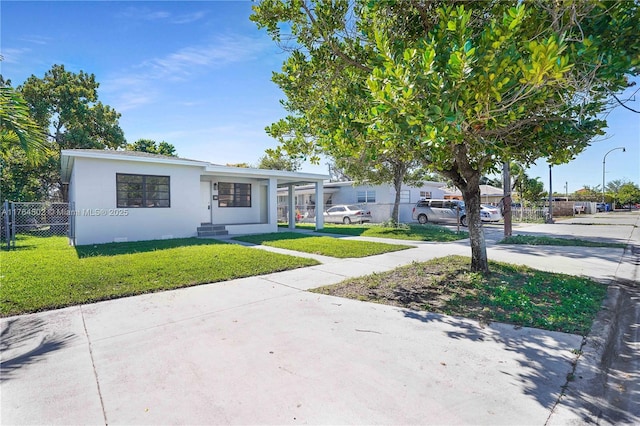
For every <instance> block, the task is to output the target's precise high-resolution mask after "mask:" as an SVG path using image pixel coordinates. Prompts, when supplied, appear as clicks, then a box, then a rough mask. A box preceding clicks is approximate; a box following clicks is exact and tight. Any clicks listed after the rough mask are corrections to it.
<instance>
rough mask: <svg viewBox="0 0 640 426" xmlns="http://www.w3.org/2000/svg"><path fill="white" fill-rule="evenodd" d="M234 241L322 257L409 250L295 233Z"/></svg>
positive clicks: (383, 244) (361, 255)
mask: <svg viewBox="0 0 640 426" xmlns="http://www.w3.org/2000/svg"><path fill="white" fill-rule="evenodd" d="M234 240H238V241H244V242H247V243H252V244H261V245H265V246H271V247H278V248H283V249H288V250H295V251H302V252H305V253H313V254H321V255H323V256H331V257H339V258H348V257H366V256H373V255H375V254H381V253H387V252H391V251H398V250H404V249H408V248H411V246H406V245H400V244H386V243H374V242H370V241H353V240H345V239H340V238H334V237H318V236H315V235H309V234H300V233H296V232H274V233H272V234H261V235H247V236H243V237H236V238H234Z"/></svg>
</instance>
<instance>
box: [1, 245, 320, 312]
mask: <svg viewBox="0 0 640 426" xmlns="http://www.w3.org/2000/svg"><path fill="white" fill-rule="evenodd" d="M17 245H18V247H17V248H16V249H15V250H11V251H4V250H3V251H1V252H0V264H1V265H2V269H1V273H0V280H1V282H2V285H1V286H0V315H1V316H8V315H15V314H21V313H27V312H36V311H42V310H47V309H54V308H61V307H64V306H70V305H77V304H81V303H87V302H95V301H99V300H105V299H112V298H118V297H123V296H130V295H134V294H140V293H148V292H153V291H159V290H168V289H173V288H179V287H186V286H192V285H197V284H203V283H211V282H217V281H226V280H230V279H234V278H241V277H247V276H252V275H261V274H267V273H270V272H276V271H283V270H288V269H294V268H299V267H302V266H310V265H316V264H318V262H317V261H315V260H313V259H306V258H300V257H294V256H286V255H281V254H277V253H269V252H265V251H262V250H261V251H257V250H254V249H250V248H247V247H241V246H238V245H236V244H226V243H222V242H219V241H216V240H200V239H196V238H186V239H174V240H160V241H143V242H135V243H114V244H101V245H93V246H81V247H77V248H74V247H70V246H69V245H68V243H67V238H66V237H48V238H42V237H23V236H19V237H18V241H17Z"/></svg>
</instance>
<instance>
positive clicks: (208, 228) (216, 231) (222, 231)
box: [197, 223, 229, 237]
mask: <svg viewBox="0 0 640 426" xmlns="http://www.w3.org/2000/svg"><path fill="white" fill-rule="evenodd" d="M197 231H198V237H217V236H221V235H229V231H227V228H226V227H225V226H224V225H212V224H210V223H201V224H200V226H198V228H197Z"/></svg>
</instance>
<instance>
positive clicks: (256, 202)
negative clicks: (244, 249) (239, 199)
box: [211, 177, 268, 225]
mask: <svg viewBox="0 0 640 426" xmlns="http://www.w3.org/2000/svg"><path fill="white" fill-rule="evenodd" d="M212 179H213V181H214V182H217V183H219V182H226V183H249V184H251V207H219V206H218V201H215V200H213V202H212V204H211V209H212V214H211V215H212V219H211V223H213V224H218V225H229V224H256V223H264V222H266V217H267V210H266V209H267V200H266V199H264V198H263V197H264V196H265V194H266V190H265V188H266V187H267V183H268V182H267V181H265V180H264V179H262V180H258V179H247V178H238V177H233V178H230V177H219V178H216V177H213V178H212ZM213 195H218V191H216V190H214V191H213Z"/></svg>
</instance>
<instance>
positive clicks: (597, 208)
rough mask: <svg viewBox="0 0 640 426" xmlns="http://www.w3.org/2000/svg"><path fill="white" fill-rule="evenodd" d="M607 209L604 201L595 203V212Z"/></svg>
mask: <svg viewBox="0 0 640 426" xmlns="http://www.w3.org/2000/svg"><path fill="white" fill-rule="evenodd" d="M606 210H607V206H606V205H605V204H604V203H598V204H596V212H598V213H599V212H603V211H606Z"/></svg>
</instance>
